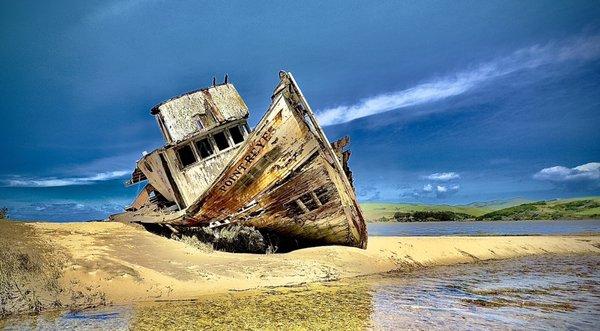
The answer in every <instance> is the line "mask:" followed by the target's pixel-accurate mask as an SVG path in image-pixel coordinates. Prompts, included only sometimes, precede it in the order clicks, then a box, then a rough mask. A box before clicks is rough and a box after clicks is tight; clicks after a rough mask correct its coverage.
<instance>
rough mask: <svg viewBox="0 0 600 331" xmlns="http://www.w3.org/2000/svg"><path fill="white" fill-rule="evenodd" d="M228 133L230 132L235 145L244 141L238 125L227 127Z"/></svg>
mask: <svg viewBox="0 0 600 331" xmlns="http://www.w3.org/2000/svg"><path fill="white" fill-rule="evenodd" d="M229 133H230V134H231V138H232V139H233V143H234V144H236V145H237V144H239V143H241V142H242V141H244V134H243V133H242V131H241V130H240V127H239V126H234V127H231V128H229Z"/></svg>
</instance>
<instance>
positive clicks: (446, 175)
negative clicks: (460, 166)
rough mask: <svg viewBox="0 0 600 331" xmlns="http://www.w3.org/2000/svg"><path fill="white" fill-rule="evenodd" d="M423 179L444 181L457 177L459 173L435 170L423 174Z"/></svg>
mask: <svg viewBox="0 0 600 331" xmlns="http://www.w3.org/2000/svg"><path fill="white" fill-rule="evenodd" d="M424 178H425V179H429V180H435V181H440V182H446V181H449V180H453V179H459V178H460V175H459V174H457V173H456V172H436V173H434V174H431V175H429V176H424Z"/></svg>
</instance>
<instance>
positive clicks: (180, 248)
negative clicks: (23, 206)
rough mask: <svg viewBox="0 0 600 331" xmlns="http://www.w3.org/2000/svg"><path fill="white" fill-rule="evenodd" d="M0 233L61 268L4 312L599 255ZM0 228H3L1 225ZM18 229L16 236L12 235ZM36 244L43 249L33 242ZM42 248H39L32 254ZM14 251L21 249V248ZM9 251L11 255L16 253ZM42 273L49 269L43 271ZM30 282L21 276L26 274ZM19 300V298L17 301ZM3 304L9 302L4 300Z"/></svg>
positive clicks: (91, 225)
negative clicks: (209, 247)
mask: <svg viewBox="0 0 600 331" xmlns="http://www.w3.org/2000/svg"><path fill="white" fill-rule="evenodd" d="M0 226H1V228H0V229H1V230H2V231H0V240H1V241H3V242H4V243H5V245H6V246H7V247H9V248H10V249H13V250H15V251H18V252H21V251H23V252H26V253H27V252H28V253H27V254H29V256H31V257H30V258H28V259H30V260H32V261H33V262H35V261H36V259H39V260H40V262H39V263H40V267H39V268H34V269H35V270H37V271H38V272H40V277H43V276H45V274H47V273H48V270H54V271H56V272H57V274H56V275H59V276H58V277H55V278H57V279H56V280H55V282H56V284H55V285H56V289H55V290H53V291H50V290H48V289H47V288H46V286H40V285H39V284H38V285H37V286H36V285H35V284H37V283H40V279H42V280H44V281H48V282H51V283H52V284H54V282H53V281H52V277H46V278H40V279H35V278H31V277H34V276H35V274H34V273H31V272H30V273H28V274H27V277H28V278H27V279H25V278H24V279H23V280H22V284H18V285H19V286H18V287H19V288H26V289H28V290H29V291H30V293H32V295H33V297H34V298H36V300H37V302H35V301H34V304H33V307H32V306H31V305H27V304H15V303H19V302H12V301H8V302H9V303H13V306H14V307H13V309H12V310H11V309H6V310H7V312H8V313H9V314H10V313H19V312H28V311H42V310H48V309H76V308H86V307H93V306H98V305H107V304H128V303H132V302H141V301H158V300H190V299H194V298H197V297H199V296H202V295H208V294H215V293H223V292H228V291H245V290H251V289H261V288H270V287H282V286H298V285H301V284H306V283H313V282H325V281H332V280H338V279H342V278H350V277H357V276H366V275H371V274H378V273H385V272H389V271H394V270H400V271H401V270H412V269H415V268H423V267H432V266H441V265H452V264H461V263H473V262H479V261H486V260H499V259H508V258H516V257H523V256H528V255H540V254H568V253H594V254H600V235H597V234H596V235H585V236H582V235H563V236H557V235H548V236H439V237H375V236H372V237H369V243H368V248H367V249H366V250H363V249H359V248H352V247H342V246H324V247H312V248H305V249H300V250H296V251H292V252H289V253H282V254H268V255H263V254H246V253H225V252H219V251H206V250H200V249H198V248H195V247H192V246H189V245H187V244H185V243H182V242H179V241H175V240H171V239H167V238H164V237H160V236H158V235H154V234H152V233H149V232H147V231H145V230H144V229H141V228H139V227H136V226H132V225H127V224H122V223H112V222H81V223H43V222H36V223H22V222H18V223H17V222H5V221H0ZM5 228H8V229H10V230H11V231H12V232H11V231H5ZM15 233H17V234H19V233H24V235H22V236H21V238H18V237H17V238H12V237H10V238H9V236H13V237H14V236H15V235H14V234H15ZM40 247H41V248H40ZM39 251H41V252H43V254H41V255H40V256H37V257H36V255H35V252H39ZM19 254H21V253H19ZM19 254H17V255H16V256H21V255H23V254H21V255H19ZM46 276H47V275H46ZM0 280H2V279H0ZM28 280H29V281H28ZM14 300H17V301H18V300H19V298H18V296H16V299H15V298H13V301H14ZM8 308H10V307H8Z"/></svg>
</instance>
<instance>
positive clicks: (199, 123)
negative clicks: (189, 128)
mask: <svg viewBox="0 0 600 331" xmlns="http://www.w3.org/2000/svg"><path fill="white" fill-rule="evenodd" d="M192 118H193V120H194V123H196V127H197V128H198V130H202V129H204V123H202V118H200V115H198V114H196V115H194V116H193V117H192Z"/></svg>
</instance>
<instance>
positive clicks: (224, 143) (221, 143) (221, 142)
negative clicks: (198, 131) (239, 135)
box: [213, 132, 229, 151]
mask: <svg viewBox="0 0 600 331" xmlns="http://www.w3.org/2000/svg"><path fill="white" fill-rule="evenodd" d="M213 138H214V139H215V143H217V148H219V150H220V151H222V150H224V149H226V148H228V147H229V140H227V136H226V135H225V132H219V133H215V134H214V135H213Z"/></svg>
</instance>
